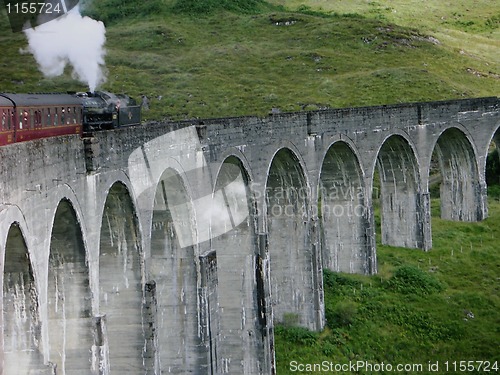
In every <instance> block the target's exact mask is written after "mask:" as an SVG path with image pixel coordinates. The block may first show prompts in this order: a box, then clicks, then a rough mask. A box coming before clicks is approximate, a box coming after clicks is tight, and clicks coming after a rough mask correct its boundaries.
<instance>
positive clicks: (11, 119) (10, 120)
mask: <svg viewBox="0 0 500 375" xmlns="http://www.w3.org/2000/svg"><path fill="white" fill-rule="evenodd" d="M8 112H9V118H8V119H7V121H8V124H9V129H12V126H16V121H15V120H14V111H11V110H10V109H9V111H8Z"/></svg>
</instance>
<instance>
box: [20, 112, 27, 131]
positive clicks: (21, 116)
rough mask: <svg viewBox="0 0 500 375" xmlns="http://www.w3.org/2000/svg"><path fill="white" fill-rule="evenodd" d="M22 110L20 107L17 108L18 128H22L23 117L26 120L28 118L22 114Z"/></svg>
mask: <svg viewBox="0 0 500 375" xmlns="http://www.w3.org/2000/svg"><path fill="white" fill-rule="evenodd" d="M24 112H25V111H23V110H22V109H20V110H19V129H22V128H23V119H25V120H26V122H28V118H27V117H25V116H24Z"/></svg>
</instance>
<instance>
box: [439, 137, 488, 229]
mask: <svg viewBox="0 0 500 375" xmlns="http://www.w3.org/2000/svg"><path fill="white" fill-rule="evenodd" d="M431 160H432V162H431V172H430V181H432V182H433V185H434V186H433V187H431V189H430V190H431V194H432V198H435V197H436V196H438V197H439V199H440V211H441V218H443V219H446V220H454V221H478V220H482V219H483V218H484V217H483V216H484V210H483V209H482V204H481V186H480V183H479V173H478V167H477V163H476V157H475V152H474V150H473V148H472V145H471V143H470V142H469V140H468V139H467V137H466V135H465V134H464V133H463V132H462V131H460V130H459V129H456V128H450V129H447V130H445V131H444V132H443V133H442V134H441V135H440V137H439V138H438V141H437V143H436V145H435V146H434V150H433V154H432V159H431ZM438 186H439V188H437V187H438Z"/></svg>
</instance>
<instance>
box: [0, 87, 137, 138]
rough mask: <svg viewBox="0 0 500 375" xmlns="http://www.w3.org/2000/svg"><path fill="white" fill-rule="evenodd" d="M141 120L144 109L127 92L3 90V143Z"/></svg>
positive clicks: (0, 108)
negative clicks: (17, 91) (47, 92)
mask: <svg viewBox="0 0 500 375" xmlns="http://www.w3.org/2000/svg"><path fill="white" fill-rule="evenodd" d="M140 123H141V108H140V106H139V105H137V104H136V102H135V100H133V99H132V98H130V97H128V96H126V95H120V94H112V93H109V92H105V91H96V92H94V93H86V92H82V93H67V94H59V93H57V94H55V93H54V94H10V93H0V146H3V145H7V144H11V143H16V142H24V141H30V140H33V139H39V138H46V137H54V136H59V135H68V134H80V136H87V135H91V134H92V132H94V131H98V130H104V129H115V128H119V127H122V126H131V125H137V124H140Z"/></svg>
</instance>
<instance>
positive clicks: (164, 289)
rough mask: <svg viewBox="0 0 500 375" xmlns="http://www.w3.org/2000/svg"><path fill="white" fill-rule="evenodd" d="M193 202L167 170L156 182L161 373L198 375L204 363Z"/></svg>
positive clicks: (154, 272)
mask: <svg viewBox="0 0 500 375" xmlns="http://www.w3.org/2000/svg"><path fill="white" fill-rule="evenodd" d="M193 215H194V213H193V207H192V200H191V197H190V195H189V193H188V190H187V188H186V184H185V182H184V180H183V179H182V176H181V174H179V172H177V171H176V170H174V169H172V168H168V169H166V170H165V171H164V172H163V173H162V175H161V176H160V179H159V181H158V184H157V187H156V192H155V199H154V205H153V216H152V227H151V266H150V278H151V279H152V280H154V282H155V284H156V300H157V324H158V332H157V335H158V336H157V337H158V352H159V367H160V370H161V371H163V372H169V373H173V374H187V373H201V372H203V369H202V366H203V365H206V361H204V360H203V359H202V358H203V356H204V355H206V348H205V347H204V345H203V341H202V338H205V337H204V336H206V335H205V333H206V332H205V331H203V332H199V328H201V327H199V326H198V309H197V308H198V269H199V266H198V259H197V257H196V255H197V249H196V246H197V244H196V243H195V241H194V239H195V238H196V227H195V220H194V216H193ZM202 330H203V328H202Z"/></svg>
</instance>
